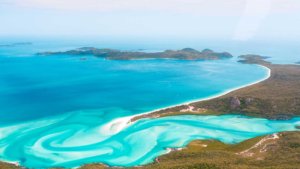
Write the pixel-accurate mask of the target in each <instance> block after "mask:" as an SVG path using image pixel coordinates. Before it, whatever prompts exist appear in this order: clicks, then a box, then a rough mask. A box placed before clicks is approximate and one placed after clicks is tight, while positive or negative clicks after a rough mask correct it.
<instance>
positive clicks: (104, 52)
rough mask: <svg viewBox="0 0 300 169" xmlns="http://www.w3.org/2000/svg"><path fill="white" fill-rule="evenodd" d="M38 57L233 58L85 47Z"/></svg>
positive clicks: (194, 52) (186, 51)
mask: <svg viewBox="0 0 300 169" xmlns="http://www.w3.org/2000/svg"><path fill="white" fill-rule="evenodd" d="M37 55H42V56H49V55H73V56H84V55H92V56H96V57H101V58H105V59H108V60H135V59H179V60H219V59H228V58H232V57H233V56H232V55H231V54H230V53H228V52H220V53H219V52H214V51H213V50H210V49H204V50H202V51H198V50H195V49H192V48H184V49H181V50H165V51H163V52H154V53H148V52H132V51H121V50H115V49H98V48H94V47H83V48H78V49H74V50H69V51H65V52H42V53H37Z"/></svg>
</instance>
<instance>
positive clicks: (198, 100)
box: [123, 64, 271, 125]
mask: <svg viewBox="0 0 300 169" xmlns="http://www.w3.org/2000/svg"><path fill="white" fill-rule="evenodd" d="M258 66H260V67H262V68H264V69H265V70H266V71H267V74H266V75H265V76H264V77H263V78H262V79H259V80H257V81H255V82H252V83H248V84H245V85H242V86H239V87H236V88H232V89H228V90H226V91H224V92H223V93H220V94H216V95H214V96H210V97H206V98H202V99H197V100H192V101H187V102H184V103H181V104H176V105H171V106H168V107H164V108H159V109H155V110H153V111H149V112H144V113H141V114H137V115H132V116H127V117H123V118H124V119H129V121H128V122H127V124H128V125H130V124H131V123H134V122H135V121H137V120H139V119H142V118H147V117H150V116H151V114H153V113H156V112H158V111H162V110H166V109H170V108H174V107H178V106H186V105H189V104H193V103H196V102H201V101H207V100H212V99H215V98H218V97H221V96H224V95H226V94H228V93H231V92H233V91H236V90H239V89H242V88H245V87H249V86H252V85H255V84H258V83H261V82H263V81H265V80H267V79H269V78H270V77H271V69H270V68H268V67H267V66H263V65H260V64H258ZM144 116H147V117H144ZM139 117H141V118H139Z"/></svg>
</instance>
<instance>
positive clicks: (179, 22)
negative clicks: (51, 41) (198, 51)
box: [0, 0, 300, 41]
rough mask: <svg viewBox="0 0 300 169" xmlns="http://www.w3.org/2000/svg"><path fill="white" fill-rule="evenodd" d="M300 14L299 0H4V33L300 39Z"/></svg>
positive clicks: (0, 16)
mask: <svg viewBox="0 0 300 169" xmlns="http://www.w3.org/2000/svg"><path fill="white" fill-rule="evenodd" d="M299 18H300V1H299V0H0V37H1V36H40V37H43V36H73V37H76V36H80V37H82V36H83V37H84V36H86V37H93V36H94V37H95V36H96V37H108V38H109V37H123V38H126V37H135V38H145V39H147V38H149V39H151V38H170V37H172V38H177V39H220V40H233V41H250V40H261V39H264V40H270V41H273V40H276V41H281V40H297V39H300V31H299V30H300V19H299Z"/></svg>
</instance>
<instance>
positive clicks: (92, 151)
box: [0, 38, 300, 168]
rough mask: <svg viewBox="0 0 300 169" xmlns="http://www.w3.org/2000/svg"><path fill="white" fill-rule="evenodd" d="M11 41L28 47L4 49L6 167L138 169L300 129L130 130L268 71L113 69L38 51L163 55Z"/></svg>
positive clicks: (0, 121) (231, 121)
mask: <svg viewBox="0 0 300 169" xmlns="http://www.w3.org/2000/svg"><path fill="white" fill-rule="evenodd" d="M17 42H25V41H24V40H22V41H20V40H18V39H13V38H12V39H9V40H7V39H6V40H3V41H1V43H0V68H1V71H0V159H1V160H4V161H8V162H17V163H19V164H20V165H22V166H26V167H30V168H47V167H59V166H62V167H76V166H80V165H83V164H86V163H92V162H100V163H105V164H107V165H111V166H137V165H143V164H147V163H150V162H152V161H153V160H154V159H155V158H156V157H157V156H159V155H162V154H165V153H168V152H169V149H168V148H180V147H184V146H185V145H186V144H188V143H189V142H190V141H192V140H195V139H216V140H220V141H222V142H224V143H228V144H234V143H238V142H241V141H243V140H246V139H249V138H253V137H256V136H260V135H265V134H271V133H276V132H280V131H293V130H296V128H295V126H297V125H300V118H294V119H291V120H286V121H272V120H267V119H260V118H251V117H244V116H239V115H225V116H187V115H186V116H174V117H164V118H160V119H142V120H139V121H137V122H135V123H128V122H129V120H130V118H131V117H132V116H134V115H137V114H141V113H145V112H149V111H153V110H156V109H160V108H164V107H169V106H172V105H176V104H182V103H185V102H190V101H194V100H199V99H204V98H208V97H213V96H216V95H220V94H222V93H224V92H228V91H230V90H232V89H235V88H239V87H241V86H245V85H249V84H251V83H255V82H258V81H261V80H264V79H265V78H266V77H267V75H268V70H267V69H266V68H264V67H261V66H258V65H246V64H240V63H238V62H237V58H236V57H235V58H233V59H228V60H219V61H182V60H172V59H164V60H132V61H117V60H103V59H100V58H95V57H93V56H84V57H85V58H86V60H82V59H80V58H82V57H74V56H67V55H66V56H51V57H41V56H36V55H35V53H37V52H43V51H49V50H50V51H53V50H54V51H60V50H67V49H73V48H76V47H83V46H94V47H99V48H104V47H109V48H116V49H123V50H143V51H159V50H163V48H164V47H165V49H168V48H167V47H166V46H160V45H151V44H147V43H145V44H144V45H133V44H128V45H124V44H115V43H112V42H107V43H104V42H102V43H100V42H96V41H80V40H77V41H74V40H48V41H47V40H32V39H31V40H30V41H29V42H32V44H27V45H26V44H23V45H22V44H21V45H20V44H15V45H3V44H14V43H17ZM1 45H2V46H1ZM178 46H179V45H178ZM200 46H201V45H200ZM200 46H199V47H200ZM176 47H177V46H176V45H174V46H172V47H170V48H176ZM184 47H188V46H182V48H184ZM192 47H193V46H192ZM208 47H210V45H208ZM223 48H225V47H223ZM229 48H230V47H229ZM197 49H198V48H197ZM216 49H217V50H220V49H221V47H219V48H218V47H216ZM200 50H201V48H200ZM224 51H225V50H224ZM241 51H242V50H240V52H241ZM229 52H230V51H229ZM254 52H257V51H254ZM237 53H238V52H237ZM296 59H297V58H296ZM296 59H295V58H292V59H291V62H292V61H293V60H296ZM275 60H276V59H275ZM277 60H278V59H277ZM279 60H280V59H279Z"/></svg>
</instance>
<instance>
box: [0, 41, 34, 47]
mask: <svg viewBox="0 0 300 169" xmlns="http://www.w3.org/2000/svg"><path fill="white" fill-rule="evenodd" d="M23 45H32V43H31V42H18V43H12V44H0V47H16V46H23Z"/></svg>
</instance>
